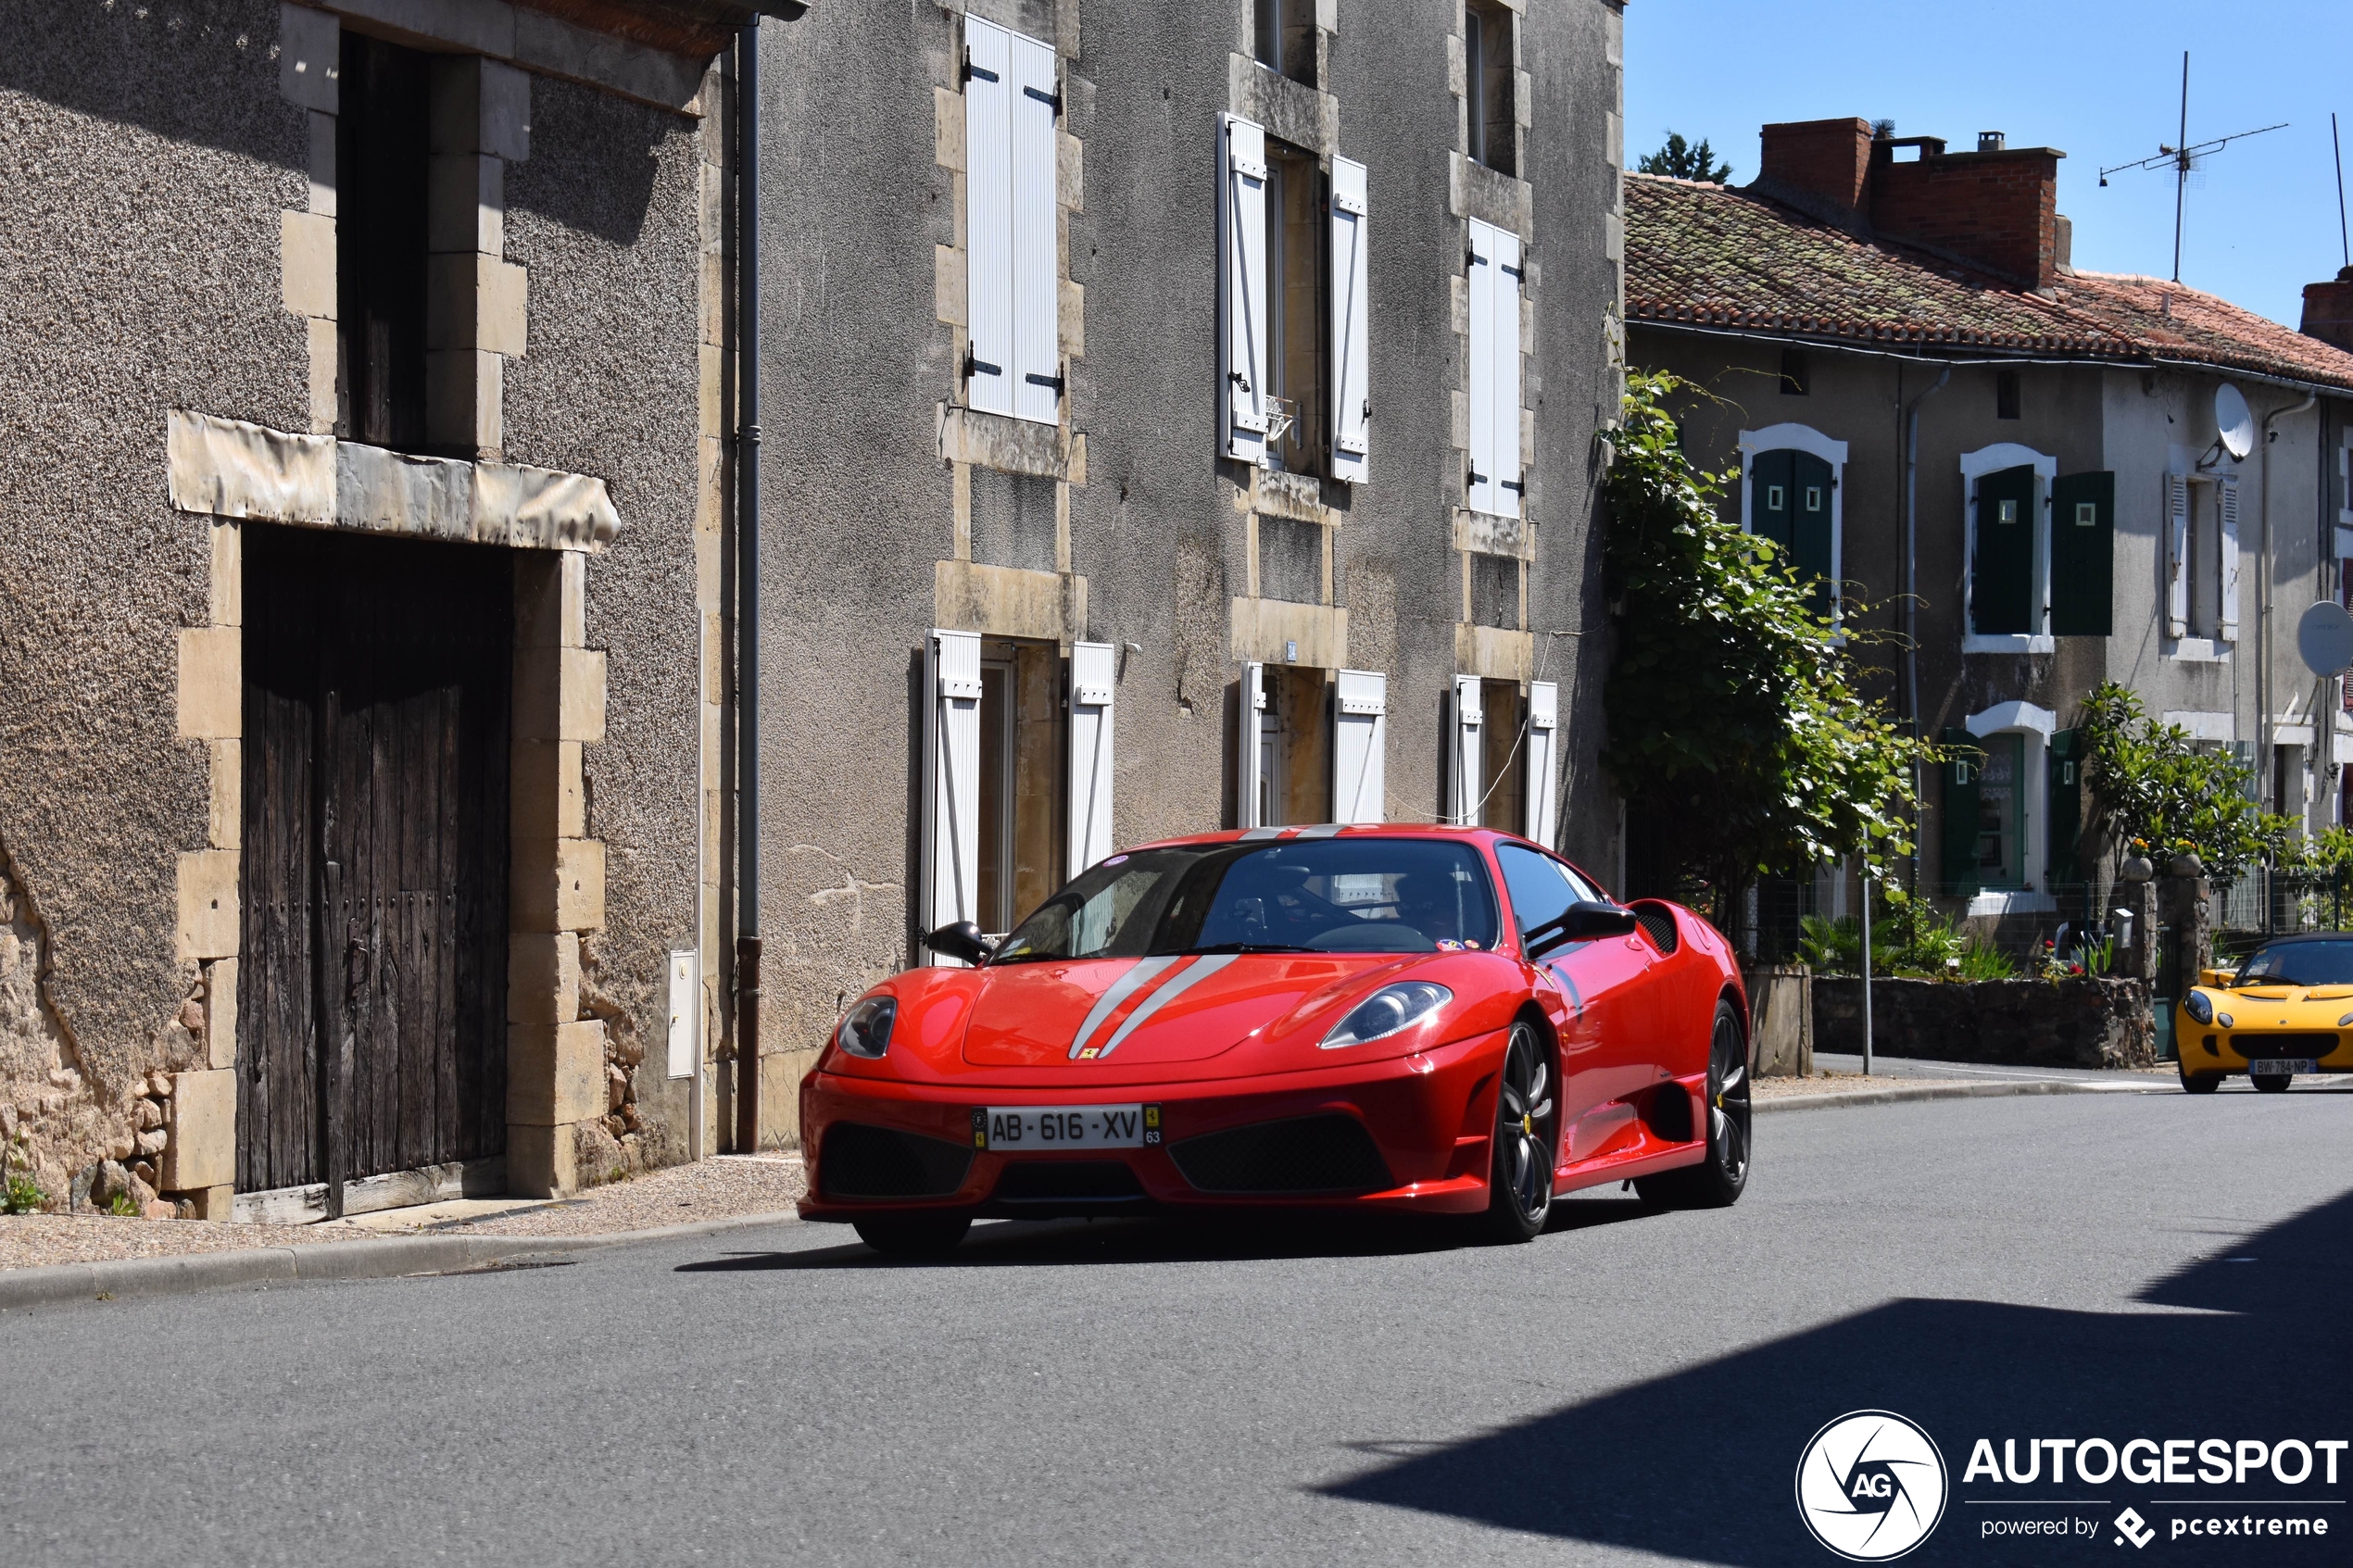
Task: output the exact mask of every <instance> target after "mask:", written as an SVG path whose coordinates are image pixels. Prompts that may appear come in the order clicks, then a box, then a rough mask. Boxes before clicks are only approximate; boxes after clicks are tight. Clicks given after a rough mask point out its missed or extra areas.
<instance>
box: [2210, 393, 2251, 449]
mask: <svg viewBox="0 0 2353 1568" xmlns="http://www.w3.org/2000/svg"><path fill="white" fill-rule="evenodd" d="M2214 428H2215V431H2216V432H2217V433H2219V434H2220V435H2221V438H2222V450H2224V451H2225V452H2228V453H2229V454H2230V455H2231V456H2232V457H2233V458H2244V457H2246V455H2247V454H2248V453H2249V452H2252V451H2254V450H2255V416H2254V414H2252V413H2250V412H2249V411H2248V409H2247V407H2246V398H2244V397H2242V396H2240V395H2239V389H2238V388H2237V387H2234V386H2233V385H2232V384H2231V383H2229V382H2224V383H2222V384H2221V385H2220V386H2218V387H2216V388H2215V389H2214Z"/></svg>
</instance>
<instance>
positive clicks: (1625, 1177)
mask: <svg viewBox="0 0 2353 1568" xmlns="http://www.w3.org/2000/svg"><path fill="white" fill-rule="evenodd" d="M1706 1158H1707V1144H1706V1142H1705V1140H1704V1139H1703V1140H1701V1141H1700V1142H1697V1143H1692V1144H1687V1145H1684V1146H1683V1147H1681V1148H1665V1149H1660V1150H1659V1151H1658V1152H1656V1153H1655V1154H1636V1155H1631V1156H1629V1155H1617V1156H1614V1157H1612V1158H1610V1159H1607V1160H1588V1161H1587V1162H1585V1163H1584V1164H1581V1165H1578V1166H1574V1167H1572V1168H1571V1169H1569V1170H1567V1171H1566V1172H1563V1173H1560V1174H1559V1175H1556V1176H1554V1178H1553V1196H1554V1197H1555V1198H1558V1197H1559V1196H1561V1195H1562V1194H1563V1193H1569V1192H1576V1191H1578V1190H1579V1189H1580V1188H1583V1187H1597V1186H1602V1185H1606V1184H1608V1183H1610V1182H1617V1181H1630V1180H1631V1179H1633V1178H1634V1177H1636V1176H1649V1175H1655V1174H1656V1173H1659V1172H1661V1171H1672V1170H1674V1169H1676V1168H1677V1167H1679V1166H1682V1165H1696V1164H1698V1163H1699V1162H1700V1161H1701V1160H1705V1159H1706Z"/></svg>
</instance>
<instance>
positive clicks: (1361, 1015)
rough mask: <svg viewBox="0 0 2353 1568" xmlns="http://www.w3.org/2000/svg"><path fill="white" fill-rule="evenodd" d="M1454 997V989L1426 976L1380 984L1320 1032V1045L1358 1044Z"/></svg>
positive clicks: (1419, 1018)
mask: <svg viewBox="0 0 2353 1568" xmlns="http://www.w3.org/2000/svg"><path fill="white" fill-rule="evenodd" d="M1453 999H1454V993H1453V992H1452V991H1449V990H1448V989H1447V988H1446V987H1445V986H1443V985H1432V984H1430V983H1429V982H1428V981H1427V980H1403V981H1400V982H1398V983H1397V984H1396V985H1384V986H1382V987H1381V988H1380V989H1379V990H1378V991H1376V992H1374V993H1373V994H1372V995H1371V996H1369V997H1365V999H1364V1000H1363V1001H1361V1002H1359V1003H1357V1004H1356V1006H1355V1009H1354V1010H1353V1011H1351V1012H1350V1013H1349V1015H1348V1016H1347V1017H1346V1018H1343V1019H1341V1020H1340V1022H1339V1024H1338V1025H1336V1026H1335V1027H1334V1028H1333V1030H1332V1032H1331V1033H1330V1034H1328V1035H1325V1036H1324V1048H1325V1049H1326V1050H1330V1049H1333V1048H1334V1047H1339V1046H1361V1045H1364V1044H1365V1043H1367V1042H1368V1041H1372V1040H1378V1039H1381V1038H1383V1037H1385V1036H1387V1035H1394V1034H1396V1033H1397V1032H1398V1031H1399V1030H1401V1029H1407V1028H1411V1027H1412V1026H1413V1025H1415V1024H1416V1023H1419V1022H1421V1021H1422V1020H1423V1019H1425V1018H1428V1016H1429V1015H1430V1014H1431V1013H1433V1012H1436V1011H1437V1010H1439V1009H1440V1008H1442V1007H1444V1006H1445V1005H1446V1004H1447V1003H1448V1002H1451V1001H1453Z"/></svg>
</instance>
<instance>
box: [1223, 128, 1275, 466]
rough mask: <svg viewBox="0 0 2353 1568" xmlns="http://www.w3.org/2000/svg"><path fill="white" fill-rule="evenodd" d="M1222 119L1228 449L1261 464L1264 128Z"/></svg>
mask: <svg viewBox="0 0 2353 1568" xmlns="http://www.w3.org/2000/svg"><path fill="white" fill-rule="evenodd" d="M1218 124H1219V134H1218V142H1219V148H1218V155H1219V156H1218V179H1219V182H1220V183H1221V185H1222V186H1223V190H1222V192H1221V194H1220V195H1219V198H1218V203H1217V239H1218V249H1219V250H1220V252H1221V253H1222V254H1223V257H1224V259H1223V263H1222V267H1221V270H1220V272H1219V275H1218V282H1217V310H1218V315H1219V318H1220V320H1219V323H1218V324H1219V328H1220V331H1219V332H1218V335H1217V373H1218V376H1219V378H1220V386H1219V393H1220V398H1219V401H1220V403H1221V405H1222V406H1223V408H1225V410H1226V436H1225V442H1224V445H1223V447H1222V450H1223V451H1224V453H1225V455H1226V456H1227V457H1228V458H1239V459H1240V460H1241V461H1243V462H1245V463H1258V462H1263V461H1264V460H1265V456H1266V393H1267V378H1266V132H1265V128H1264V127H1262V126H1258V125H1254V124H1252V122H1251V121H1249V120H1247V119H1241V118H1240V117H1239V116H1238V115H1230V114H1229V115H1221V116H1219V117H1218Z"/></svg>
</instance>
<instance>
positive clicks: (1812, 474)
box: [1781, 452, 1833, 616]
mask: <svg viewBox="0 0 2353 1568" xmlns="http://www.w3.org/2000/svg"><path fill="white" fill-rule="evenodd" d="M1781 455H1782V456H1784V457H1786V458H1789V459H1790V483H1789V503H1790V538H1791V546H1790V553H1791V554H1792V555H1793V557H1795V558H1796V559H1795V565H1796V568H1797V580H1798V581H1799V582H1801V583H1815V584H1817V586H1816V588H1815V590H1814V596H1813V601H1814V613H1815V614H1817V615H1824V616H1827V615H1828V614H1830V612H1831V584H1830V575H1831V483H1833V481H1832V479H1831V466H1830V464H1828V463H1826V462H1824V461H1822V459H1821V458H1818V457H1816V456H1814V454H1813V453H1811V452H1787V453H1783V454H1781Z"/></svg>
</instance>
